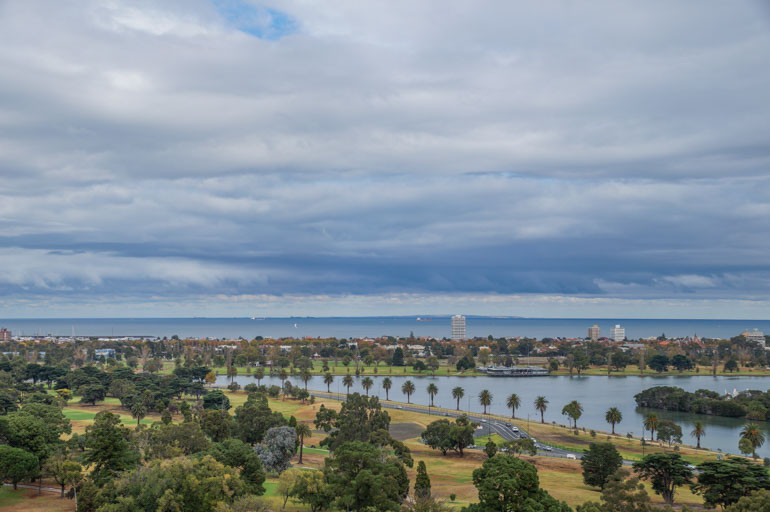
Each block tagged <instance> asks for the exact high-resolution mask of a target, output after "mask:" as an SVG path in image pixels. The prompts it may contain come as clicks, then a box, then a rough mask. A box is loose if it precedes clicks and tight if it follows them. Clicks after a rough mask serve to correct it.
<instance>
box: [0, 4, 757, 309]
mask: <svg viewBox="0 0 770 512" xmlns="http://www.w3.org/2000/svg"><path fill="white" fill-rule="evenodd" d="M767 62H770V9H768V8H766V7H765V6H764V5H763V3H762V2H759V1H757V2H752V1H739V2H732V3H730V4H729V5H728V4H725V3H723V2H715V1H714V2H710V1H706V2H697V3H694V2H683V3H677V4H671V3H670V2H662V1H661V2H657V1H652V2H644V3H641V4H640V3H631V2H584V3H580V2H539V3H537V4H536V5H533V4H531V3H524V2H521V3H520V2H432V1H431V2H388V3H370V2H357V1H352V0H351V1H336V2H325V3H321V4H313V3H307V2H299V1H290V0H276V1H274V2H270V3H264V2H263V3H257V2H247V1H245V0H214V1H205V0H190V1H169V2H160V3H159V2H151V1H132V2H129V1H126V2H122V1H117V0H115V1H106V2H105V1H98V2H97V1H90V2H89V1H83V2H75V1H63V2H62V1H47V2H46V1H43V2H10V1H6V2H2V1H0V226H2V230H1V231H0V292H2V294H3V299H2V301H0V304H1V305H3V306H4V307H5V308H6V310H9V311H14V312H18V314H26V313H28V312H30V311H40V310H39V309H34V308H33V306H35V305H36V306H35V307H39V306H40V305H41V304H44V305H47V304H50V303H51V301H58V303H65V302H67V301H74V302H77V301H81V303H82V304H84V306H83V309H82V310H80V311H81V312H82V313H83V314H87V313H88V312H89V309H88V308H89V307H90V306H89V304H90V303H89V302H88V301H90V300H96V298H98V300H99V301H101V302H102V303H112V304H120V303H130V304H132V306H130V307H133V308H136V304H139V303H141V301H142V300H147V301H158V303H164V304H168V303H176V302H178V303H180V304H182V303H184V304H191V303H193V304H194V303H195V301H203V302H205V301H207V300H209V299H207V298H211V299H210V300H211V301H214V302H216V301H220V302H221V303H222V304H226V303H227V304H231V303H232V302H233V301H235V302H238V301H239V300H241V299H239V298H243V297H248V298H251V299H253V300H255V301H264V302H265V303H270V302H271V301H273V300H277V301H282V300H284V301H287V302H292V301H294V302H296V303H303V301H304V303H306V304H308V305H309V306H308V308H309V309H307V311H317V309H313V308H314V307H315V306H313V304H317V303H318V302H321V301H324V300H336V299H328V297H348V296H350V297H357V298H358V299H357V300H359V299H360V302H361V304H365V303H367V301H369V302H368V303H369V304H371V305H372V307H373V308H374V307H376V308H382V307H387V305H388V304H389V299H387V297H395V299H393V301H391V302H398V303H404V302H406V303H409V301H412V304H425V303H426V302H424V301H425V300H428V303H430V304H434V305H435V304H437V303H439V304H440V299H437V297H446V298H447V300H448V301H450V302H451V301H454V300H456V297H463V296H465V297H469V299H468V300H469V301H476V302H477V303H479V304H482V305H483V304H484V300H482V299H479V298H478V297H483V296H484V295H485V294H487V295H488V296H490V297H493V296H496V297H513V296H519V295H520V296H531V297H534V296H536V295H539V296H543V297H551V296H553V297H574V298H575V299H580V300H586V301H590V300H593V299H601V300H617V301H619V302H618V303H621V302H622V301H636V300H648V301H656V300H683V301H687V300H696V301H702V300H706V301H709V300H711V301H715V302H714V303H715V304H717V303H718V301H724V300H734V301H738V300H741V299H750V300H756V301H768V300H770V294H768V292H767V290H768V284H770V264H769V263H768V261H770V260H768V254H770V252H769V251H770V237H768V234H769V233H768V226H769V225H770V198H769V196H770V139H768V134H770V68H768V66H767ZM281 297H283V299H282V298H281ZM415 297H421V298H420V299H415ZM425 297H428V299H425ZM431 297H432V298H431ZM451 297H455V298H451ZM450 298H451V299H450ZM251 299H249V300H251ZM340 300H341V302H340V304H341V305H342V306H341V307H343V306H344V308H346V309H345V310H346V311H352V312H357V311H369V310H367V309H366V307H365V306H361V307H359V306H355V305H351V304H352V303H348V302H346V300H345V299H340ZM559 300H561V299H559ZM431 301H433V302H431ZM633 304H634V306H633V307H634V308H637V307H638V306H637V305H636V303H633ZM735 304H737V303H733V304H732V305H731V306H729V307H728V309H727V313H726V314H738V311H737V309H739V308H740V307H741V306H739V305H735ZM191 307H193V306H191ZM195 307H197V306H195ZM223 307H224V306H223ZM480 307H481V306H480ZM357 308H358V309H357ZM682 308H683V309H682V311H687V308H686V307H685V306H682ZM729 308H733V309H732V310H730V309H729ZM135 310H136V311H139V309H135ZM378 310H382V309H378ZM636 310H637V309H633V311H636ZM130 311H134V310H130ZM217 311H221V310H217Z"/></svg>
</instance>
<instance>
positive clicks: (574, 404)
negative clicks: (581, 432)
mask: <svg viewBox="0 0 770 512" xmlns="http://www.w3.org/2000/svg"><path fill="white" fill-rule="evenodd" d="M561 413H562V414H563V415H565V416H567V417H569V418H570V419H571V420H572V421H573V424H574V425H573V426H574V428H575V429H577V420H579V419H580V417H581V416H582V415H583V406H582V405H580V402H578V401H577V400H573V401H571V402H570V403H568V404H567V405H565V406H564V407H562V409H561Z"/></svg>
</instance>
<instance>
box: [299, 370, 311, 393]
mask: <svg viewBox="0 0 770 512" xmlns="http://www.w3.org/2000/svg"><path fill="white" fill-rule="evenodd" d="M300 378H301V379H302V382H304V383H305V391H307V383H308V381H309V380H310V379H312V378H313V374H312V373H310V370H308V369H307V368H305V369H304V370H302V373H301V374H300Z"/></svg>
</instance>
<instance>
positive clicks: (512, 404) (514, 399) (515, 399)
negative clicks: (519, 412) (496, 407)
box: [505, 393, 521, 418]
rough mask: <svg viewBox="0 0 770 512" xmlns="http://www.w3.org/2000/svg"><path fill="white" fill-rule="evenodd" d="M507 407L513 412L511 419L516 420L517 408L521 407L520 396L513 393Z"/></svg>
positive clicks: (506, 403)
mask: <svg viewBox="0 0 770 512" xmlns="http://www.w3.org/2000/svg"><path fill="white" fill-rule="evenodd" d="M505 405H507V406H508V408H509V409H510V410H511V418H516V408H517V407H519V406H520V405H521V400H520V399H519V395H517V394H516V393H511V394H510V396H509V397H508V400H507V401H506V402H505Z"/></svg>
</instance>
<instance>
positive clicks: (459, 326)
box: [452, 315, 465, 341]
mask: <svg viewBox="0 0 770 512" xmlns="http://www.w3.org/2000/svg"><path fill="white" fill-rule="evenodd" d="M452 339H453V340H455V341H459V340H464V339H465V317H464V316H462V315H455V316H453V317H452Z"/></svg>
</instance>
